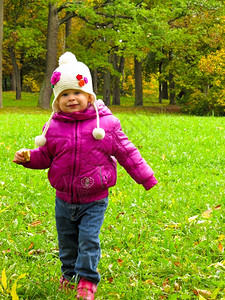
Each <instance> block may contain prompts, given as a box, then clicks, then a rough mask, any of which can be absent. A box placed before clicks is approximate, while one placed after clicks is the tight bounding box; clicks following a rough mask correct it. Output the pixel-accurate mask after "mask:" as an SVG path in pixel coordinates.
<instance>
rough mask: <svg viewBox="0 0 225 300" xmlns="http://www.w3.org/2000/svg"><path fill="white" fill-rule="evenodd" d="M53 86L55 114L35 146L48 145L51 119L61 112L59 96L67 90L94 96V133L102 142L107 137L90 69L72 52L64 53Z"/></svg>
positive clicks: (54, 73)
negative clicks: (101, 120)
mask: <svg viewBox="0 0 225 300" xmlns="http://www.w3.org/2000/svg"><path fill="white" fill-rule="evenodd" d="M51 84H52V88H53V93H54V100H53V103H52V110H53V113H52V114H51V116H50V118H49V120H48V122H47V124H46V126H45V129H44V131H43V133H42V134H41V135H39V136H37V137H36V138H35V144H36V145H37V146H38V147H42V146H44V145H45V143H46V138H45V135H46V132H47V131H48V128H49V126H50V122H51V119H52V117H53V115H54V113H56V112H60V108H59V103H58V96H59V95H60V94H61V93H62V92H63V91H65V90H69V89H75V90H80V91H83V92H86V93H88V94H90V95H91V96H92V100H91V104H92V105H93V106H94V109H95V111H96V116H97V128H95V129H94V130H93V132H92V134H93V136H94V138H95V139H97V140H101V139H103V138H104V136H105V131H104V129H102V128H99V114H98V109H97V106H96V105H95V100H96V95H95V93H94V92H93V86H92V78H91V73H90V70H89V68H88V67H87V66H86V65H85V64H84V63H82V62H79V61H77V59H76V57H75V55H74V54H72V53H71V52H66V53H64V54H63V55H62V56H61V57H60V58H59V67H58V68H57V69H56V70H55V71H54V72H53V74H52V77H51Z"/></svg>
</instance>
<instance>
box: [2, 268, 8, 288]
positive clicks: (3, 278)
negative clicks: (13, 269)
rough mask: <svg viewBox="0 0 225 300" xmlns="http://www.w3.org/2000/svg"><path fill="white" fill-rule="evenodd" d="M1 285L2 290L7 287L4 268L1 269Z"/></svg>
mask: <svg viewBox="0 0 225 300" xmlns="http://www.w3.org/2000/svg"><path fill="white" fill-rule="evenodd" d="M2 285H3V288H4V290H6V289H7V278H6V273H5V268H4V269H3V271H2Z"/></svg>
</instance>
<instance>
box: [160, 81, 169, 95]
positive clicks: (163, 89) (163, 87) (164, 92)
mask: <svg viewBox="0 0 225 300" xmlns="http://www.w3.org/2000/svg"><path fill="white" fill-rule="evenodd" d="M168 98H169V96H168V84H167V81H163V83H162V99H168Z"/></svg>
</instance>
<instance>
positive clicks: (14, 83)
mask: <svg viewBox="0 0 225 300" xmlns="http://www.w3.org/2000/svg"><path fill="white" fill-rule="evenodd" d="M10 84H11V91H16V77H15V74H14V72H12V73H11V75H10Z"/></svg>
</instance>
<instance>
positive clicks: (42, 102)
mask: <svg viewBox="0 0 225 300" xmlns="http://www.w3.org/2000/svg"><path fill="white" fill-rule="evenodd" d="M58 13H59V10H58V8H57V7H56V5H55V4H54V3H49V12H48V30H47V40H46V41H47V51H46V71H45V76H44V80H43V83H42V86H41V90H40V93H39V100H38V106H40V107H42V108H44V109H49V104H50V99H51V95H52V88H51V83H50V78H51V76H52V73H53V71H54V69H55V68H56V58H57V39H58V30H59V24H60V22H59V18H58Z"/></svg>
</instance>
